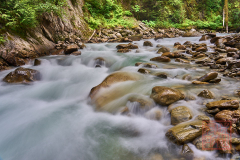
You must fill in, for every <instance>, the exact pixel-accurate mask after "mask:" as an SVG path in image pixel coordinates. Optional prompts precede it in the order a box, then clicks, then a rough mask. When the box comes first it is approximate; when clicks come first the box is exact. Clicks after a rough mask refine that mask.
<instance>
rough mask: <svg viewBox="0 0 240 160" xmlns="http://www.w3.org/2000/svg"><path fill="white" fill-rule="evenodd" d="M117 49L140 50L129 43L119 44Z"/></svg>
mask: <svg viewBox="0 0 240 160" xmlns="http://www.w3.org/2000/svg"><path fill="white" fill-rule="evenodd" d="M116 48H117V49H138V46H137V45H134V44H132V43H129V44H119V45H117V46H116Z"/></svg>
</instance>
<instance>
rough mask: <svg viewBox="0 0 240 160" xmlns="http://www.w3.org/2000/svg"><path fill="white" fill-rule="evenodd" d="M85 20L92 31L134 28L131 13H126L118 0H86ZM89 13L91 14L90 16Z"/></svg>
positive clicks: (84, 8) (84, 7)
mask: <svg viewBox="0 0 240 160" xmlns="http://www.w3.org/2000/svg"><path fill="white" fill-rule="evenodd" d="M83 10H84V11H85V12H84V13H85V20H86V21H87V22H88V24H89V26H90V27H91V28H92V29H95V28H99V27H115V26H118V25H121V26H125V27H126V26H128V27H131V26H133V19H132V18H125V17H124V16H132V13H131V12H130V11H124V10H123V8H122V6H121V5H120V4H118V3H117V1H116V0H98V1H96V0H86V1H85V5H84V6H83ZM88 13H89V14H88Z"/></svg>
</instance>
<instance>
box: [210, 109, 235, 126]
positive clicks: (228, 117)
mask: <svg viewBox="0 0 240 160" xmlns="http://www.w3.org/2000/svg"><path fill="white" fill-rule="evenodd" d="M239 118H240V110H235V111H229V110H223V111H220V112H218V113H217V114H216V115H215V120H216V121H217V122H220V123H224V122H225V121H226V122H232V123H237V122H238V121H239Z"/></svg>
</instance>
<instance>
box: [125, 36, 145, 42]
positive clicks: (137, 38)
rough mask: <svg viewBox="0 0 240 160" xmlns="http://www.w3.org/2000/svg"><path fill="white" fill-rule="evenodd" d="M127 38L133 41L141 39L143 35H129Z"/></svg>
mask: <svg viewBox="0 0 240 160" xmlns="http://www.w3.org/2000/svg"><path fill="white" fill-rule="evenodd" d="M127 38H128V39H129V40H131V41H140V40H141V39H142V38H143V35H141V34H139V35H134V36H128V37H127Z"/></svg>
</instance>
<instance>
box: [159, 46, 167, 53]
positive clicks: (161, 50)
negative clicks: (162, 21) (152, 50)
mask: <svg viewBox="0 0 240 160" xmlns="http://www.w3.org/2000/svg"><path fill="white" fill-rule="evenodd" d="M165 52H170V49H169V48H167V47H162V48H160V49H159V50H158V51H157V53H165Z"/></svg>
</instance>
